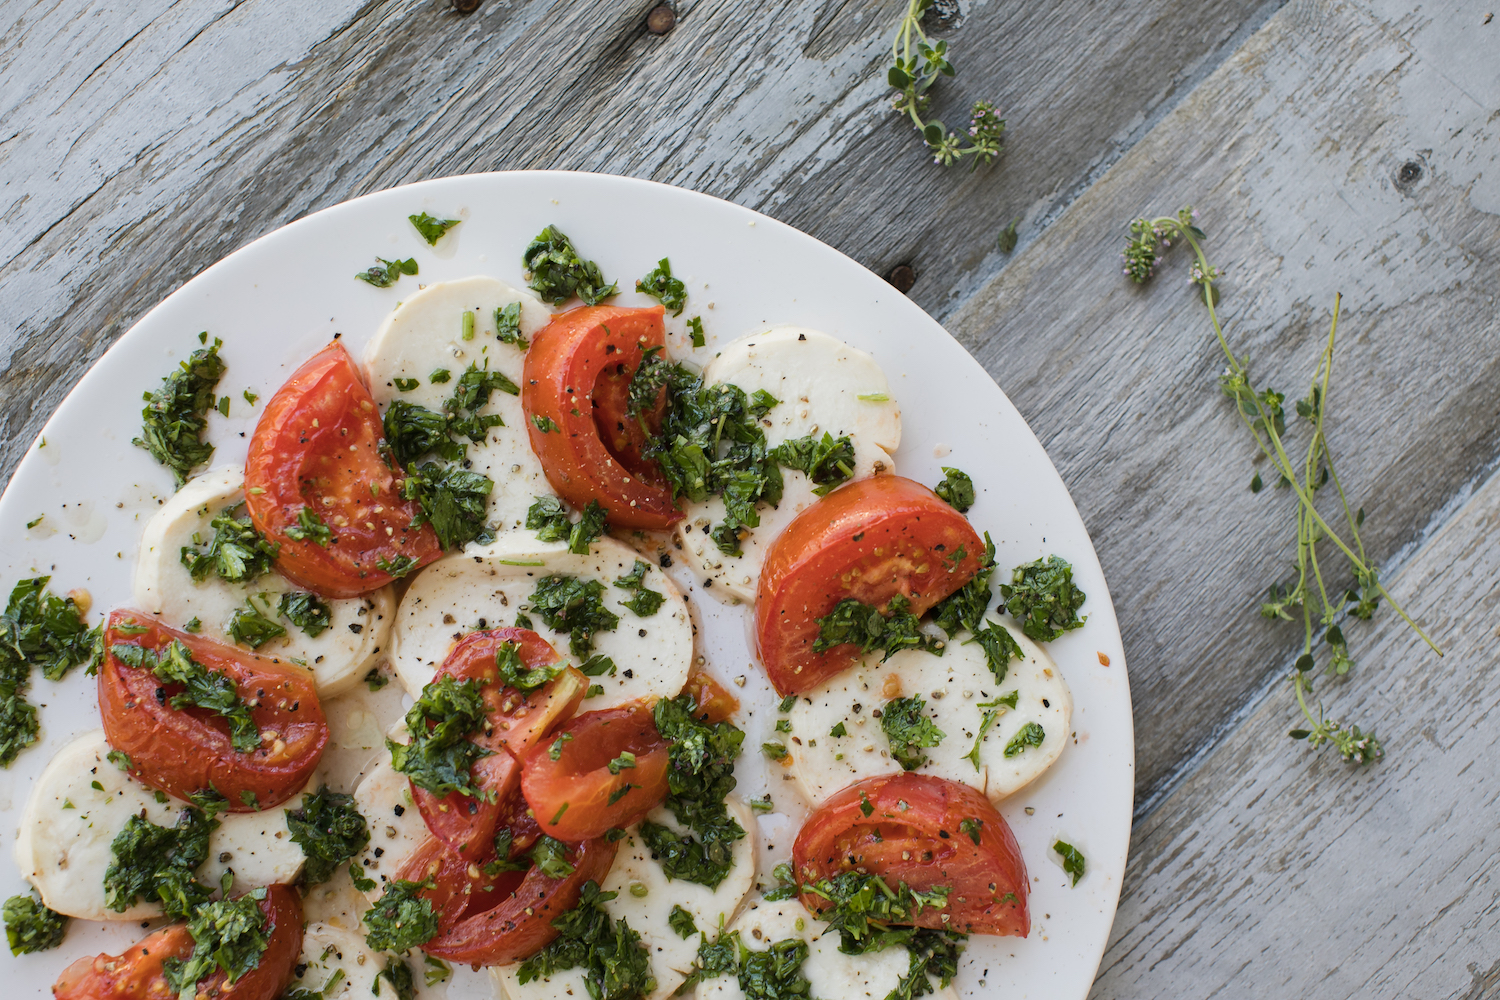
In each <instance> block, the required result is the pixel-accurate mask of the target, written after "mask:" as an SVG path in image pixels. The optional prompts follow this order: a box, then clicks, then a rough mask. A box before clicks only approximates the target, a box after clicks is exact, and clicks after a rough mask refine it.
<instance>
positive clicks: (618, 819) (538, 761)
mask: <svg viewBox="0 0 1500 1000" xmlns="http://www.w3.org/2000/svg"><path fill="white" fill-rule="evenodd" d="M554 752H555V754H556V759H555V760H554V759H553V755H554ZM622 752H629V753H631V754H634V755H635V762H634V766H633V767H631V766H622V765H621V764H618V763H616V764H615V765H614V769H613V773H611V767H610V765H611V762H614V761H616V760H617V759H618V758H619V757H620V755H621V753H622ZM668 764H669V760H668V756H667V743H666V741H665V740H663V739H662V738H661V734H660V733H658V732H657V731H656V721H655V719H653V718H652V715H651V706H650V705H646V704H636V705H632V706H629V707H625V708H607V709H604V710H602V711H599V712H585V713H584V714H583V715H580V716H578V717H577V718H575V719H573V720H572V721H571V722H569V723H567V724H566V725H564V726H562V727H561V728H560V729H558V730H557V731H556V732H555V733H549V734H548V736H547V738H546V739H545V740H543V741H541V742H540V743H538V744H537V745H536V746H534V747H532V748H531V752H530V753H528V754H527V755H526V759H525V760H524V761H523V762H522V767H521V792H522V793H523V794H524V795H525V796H526V801H527V803H528V804H529V805H530V806H531V811H532V813H533V814H534V815H535V816H536V821H537V825H538V826H540V827H541V828H542V832H543V833H545V834H546V835H547V836H549V837H555V838H557V839H558V840H588V839H589V838H590V837H598V836H600V835H601V834H603V833H604V832H605V831H606V830H609V829H611V828H612V827H622V828H623V827H627V826H629V825H630V824H631V823H634V822H635V821H636V820H638V819H640V818H641V817H642V816H645V815H646V814H647V813H648V812H650V811H651V810H652V809H654V808H656V806H657V805H658V804H659V803H660V802H661V800H662V799H664V798H666V795H667V766H668Z"/></svg>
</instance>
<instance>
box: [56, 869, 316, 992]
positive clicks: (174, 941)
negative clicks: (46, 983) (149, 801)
mask: <svg viewBox="0 0 1500 1000" xmlns="http://www.w3.org/2000/svg"><path fill="white" fill-rule="evenodd" d="M260 910H261V912H262V913H264V914H265V915H266V921H267V924H268V925H269V926H268V930H269V933H268V934H267V937H268V938H269V940H268V941H267V943H266V950H265V951H264V952H263V953H262V954H261V956H260V964H259V965H258V966H256V967H255V968H254V969H251V970H250V971H249V972H246V973H245V974H244V975H243V976H241V977H240V978H239V979H238V980H237V981H235V982H233V983H230V982H229V981H228V979H227V978H226V977H225V975H224V973H222V972H215V973H214V974H213V975H211V976H206V977H204V978H203V979H200V980H198V989H197V996H198V1000H205V998H206V1000H276V998H277V997H279V996H281V992H282V990H284V989H286V987H287V986H288V985H289V984H290V983H291V981H292V973H293V972H294V970H295V969H296V965H297V959H298V957H299V956H300V955H301V954H302V900H301V899H300V898H299V897H298V895H297V891H296V890H295V889H293V888H291V887H290V886H285V885H273V886H270V887H269V888H268V889H267V890H266V898H265V899H263V900H261V901H260ZM192 952H193V936H192V935H191V934H189V933H188V929H187V925H186V924H173V925H172V926H170V927H163V928H162V929H161V930H159V931H157V932H156V933H154V934H150V935H148V936H147V937H145V938H142V939H141V940H140V941H139V942H138V943H136V944H134V945H132V946H131V947H130V948H129V949H128V950H127V951H125V952H124V953H123V954H121V955H98V956H96V957H94V958H87V957H85V958H80V959H79V960H78V961H76V962H74V963H73V964H72V965H70V966H68V967H67V968H66V969H64V970H63V973H62V975H60V976H58V977H57V982H56V983H55V984H54V985H53V987H52V993H53V995H54V996H55V997H56V998H57V1000H164V998H171V997H172V996H174V995H175V993H174V991H173V990H172V987H171V986H169V985H168V984H167V977H166V975H165V973H164V972H163V971H162V965H163V964H164V963H165V962H166V961H167V959H169V958H187V957H188V956H189V955H191V954H192Z"/></svg>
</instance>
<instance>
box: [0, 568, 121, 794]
mask: <svg viewBox="0 0 1500 1000" xmlns="http://www.w3.org/2000/svg"><path fill="white" fill-rule="evenodd" d="M50 579H51V577H46V576H38V577H32V578H31V579H28V580H21V581H20V582H18V583H17V584H16V585H15V586H14V587H12V588H11V592H10V599H9V600H8V601H7V602H6V606H5V613H4V614H3V615H0V767H9V766H10V765H11V763H12V762H13V761H14V760H15V759H16V755H17V754H19V753H20V752H21V751H22V750H24V749H26V748H27V747H28V746H30V745H31V744H33V743H35V742H36V740H37V735H38V733H39V731H40V729H39V726H38V723H37V717H36V707H35V706H34V705H32V704H31V703H30V702H28V701H27V700H26V692H27V690H28V689H29V688H30V687H31V670H32V668H33V667H40V668H41V671H42V675H43V676H44V677H46V678H47V679H48V680H51V681H60V680H62V679H63V678H64V677H66V676H67V674H68V671H70V670H72V669H73V668H74V667H76V666H80V665H83V664H89V665H90V666H89V671H90V672H91V673H92V672H93V671H94V669H95V668H96V665H97V662H98V661H97V659H96V648H97V647H98V645H99V642H100V633H101V629H100V628H97V627H96V628H92V629H91V628H89V627H88V626H87V625H85V624H84V621H83V611H82V610H81V609H80V608H79V606H78V603H77V602H76V601H74V600H73V598H72V597H58V596H57V595H55V594H53V593H52V592H51V591H49V590H48V589H47V583H48V581H49V580H50Z"/></svg>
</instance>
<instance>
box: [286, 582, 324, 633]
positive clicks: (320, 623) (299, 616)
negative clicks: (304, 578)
mask: <svg viewBox="0 0 1500 1000" xmlns="http://www.w3.org/2000/svg"><path fill="white" fill-rule="evenodd" d="M276 611H277V613H278V614H280V615H281V617H283V618H285V619H286V620H287V621H289V622H291V623H292V624H293V625H295V626H297V627H298V628H300V629H301V630H302V631H303V633H304V634H305V635H306V636H307V637H308V638H309V639H316V638H317V637H318V636H320V635H322V634H323V632H324V631H325V630H327V628H328V626H329V624H330V623H331V622H332V621H333V617H332V615H333V611H332V609H330V608H329V607H328V605H327V604H326V603H325V602H324V601H323V599H322V598H321V597H319V596H318V595H317V594H309V593H306V592H305V591H300V590H289V591H287V592H286V593H284V594H282V595H281V603H280V605H278V606H277V609H276Z"/></svg>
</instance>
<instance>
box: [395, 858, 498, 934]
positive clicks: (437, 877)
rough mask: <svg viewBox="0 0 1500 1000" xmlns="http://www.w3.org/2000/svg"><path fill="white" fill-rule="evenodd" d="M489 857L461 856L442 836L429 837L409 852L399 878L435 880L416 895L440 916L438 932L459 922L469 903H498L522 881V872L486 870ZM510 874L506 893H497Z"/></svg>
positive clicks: (402, 864) (470, 905) (412, 880)
mask: <svg viewBox="0 0 1500 1000" xmlns="http://www.w3.org/2000/svg"><path fill="white" fill-rule="evenodd" d="M493 853H494V849H493V848H491V851H490V854H491V855H493ZM488 860H489V858H488V857H486V858H482V859H479V858H476V859H469V858H464V857H461V856H459V854H458V853H456V852H455V851H451V850H449V849H448V848H447V847H445V846H444V845H443V842H442V841H441V840H438V839H437V838H436V837H428V838H427V839H426V840H424V841H422V843H421V844H420V845H419V846H418V847H417V849H416V850H414V851H412V852H411V853H410V854H408V855H407V856H406V860H405V861H403V862H402V863H401V868H400V869H399V870H398V871H397V873H396V878H398V879H404V880H405V881H408V882H430V883H432V887H431V888H427V889H423V890H422V891H421V892H419V893H417V895H418V896H421V897H422V898H423V899H426V900H427V901H428V902H430V903H431V904H432V912H433V913H434V914H436V915H437V919H438V933H439V934H441V933H442V932H444V931H446V930H448V929H449V928H450V927H452V926H453V925H454V924H456V923H458V921H459V920H460V919H462V918H463V916H464V914H465V912H467V911H468V910H469V909H470V907H472V906H475V905H478V904H477V902H476V901H477V900H483V899H486V898H489V899H491V900H493V901H494V902H496V903H498V902H499V901H500V900H501V899H503V898H504V895H507V894H509V893H510V892H512V891H513V890H514V889H515V887H516V886H517V885H519V884H520V882H521V879H520V878H519V875H520V873H519V872H501V873H499V874H498V875H488V874H486V872H485V861H488ZM508 876H515V877H512V878H510V879H509V881H508V883H507V884H506V885H505V887H504V894H502V895H495V893H496V892H497V889H496V884H497V882H499V881H501V880H505V879H506V878H507V877H508Z"/></svg>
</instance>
